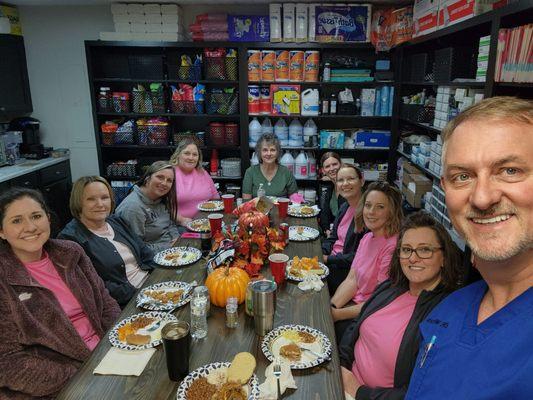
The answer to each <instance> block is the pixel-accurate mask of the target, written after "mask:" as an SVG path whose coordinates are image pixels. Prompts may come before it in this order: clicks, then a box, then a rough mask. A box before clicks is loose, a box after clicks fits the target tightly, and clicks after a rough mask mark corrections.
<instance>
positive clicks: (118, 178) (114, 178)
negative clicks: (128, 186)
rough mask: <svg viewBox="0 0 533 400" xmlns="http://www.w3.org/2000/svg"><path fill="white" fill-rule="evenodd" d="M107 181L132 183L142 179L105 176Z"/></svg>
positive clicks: (137, 177)
mask: <svg viewBox="0 0 533 400" xmlns="http://www.w3.org/2000/svg"><path fill="white" fill-rule="evenodd" d="M104 177H105V179H106V180H107V181H130V182H136V181H138V180H139V179H140V176H136V177H133V178H132V177H129V178H128V177H125V176H108V175H105V176H104Z"/></svg>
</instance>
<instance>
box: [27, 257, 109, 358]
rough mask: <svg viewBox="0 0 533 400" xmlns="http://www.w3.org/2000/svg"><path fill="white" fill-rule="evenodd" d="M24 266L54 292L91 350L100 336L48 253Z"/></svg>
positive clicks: (34, 277) (33, 276)
mask: <svg viewBox="0 0 533 400" xmlns="http://www.w3.org/2000/svg"><path fill="white" fill-rule="evenodd" d="M24 266H25V267H26V268H27V269H28V272H29V273H30V275H31V276H32V278H33V279H35V280H36V281H37V282H39V283H40V284H41V285H42V286H44V287H45V288H47V289H49V290H50V291H51V292H52V293H53V294H54V296H55V297H56V299H57V301H58V302H59V305H60V306H61V308H62V309H63V311H64V312H65V314H67V317H68V318H69V319H70V322H71V323H72V325H74V328H75V329H76V331H77V332H78V334H79V335H80V337H81V338H82V339H83V341H84V342H85V344H86V345H87V347H88V348H89V350H93V349H94V348H95V347H96V345H97V344H98V342H99V341H100V338H99V337H98V335H97V334H96V332H95V330H94V328H93V327H92V325H91V322H90V321H89V318H87V314H85V312H84V311H83V309H82V308H81V305H80V303H79V302H78V300H77V299H76V297H74V295H73V294H72V291H71V290H70V289H69V288H68V286H67V285H66V284H65V282H63V280H62V279H61V278H60V276H59V274H58V273H57V270H56V269H55V267H54V265H53V264H52V260H50V258H49V257H48V254H47V253H46V252H44V257H43V258H41V259H40V260H38V261H33V262H29V263H24Z"/></svg>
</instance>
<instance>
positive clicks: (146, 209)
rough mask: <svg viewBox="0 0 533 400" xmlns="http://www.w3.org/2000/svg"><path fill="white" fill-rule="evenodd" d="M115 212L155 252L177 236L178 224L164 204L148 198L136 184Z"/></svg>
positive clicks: (163, 248)
mask: <svg viewBox="0 0 533 400" xmlns="http://www.w3.org/2000/svg"><path fill="white" fill-rule="evenodd" d="M115 212H116V213H117V214H118V215H119V216H120V217H122V218H123V219H124V221H126V223H127V224H128V225H129V227H130V228H131V230H132V231H133V233H135V234H137V235H139V236H140V237H141V239H142V240H143V241H144V242H145V243H146V244H147V245H148V246H149V247H150V248H151V249H152V250H153V251H154V252H155V253H157V252H159V251H161V250H165V249H168V248H169V247H171V245H172V243H173V242H174V241H175V240H176V239H177V238H178V237H179V232H178V226H177V225H176V223H175V222H174V221H173V220H172V219H171V218H170V213H169V212H168V209H167V207H166V206H165V204H164V203H163V202H161V200H155V201H154V200H150V199H149V198H148V197H146V196H145V195H144V193H143V192H142V191H141V189H140V188H139V187H138V186H137V185H135V186H134V187H133V191H132V192H131V193H130V194H129V195H128V196H127V197H126V198H125V199H124V200H123V201H122V203H120V204H119V206H118V207H117V209H116V211H115Z"/></svg>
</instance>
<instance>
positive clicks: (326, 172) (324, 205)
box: [318, 151, 346, 237]
mask: <svg viewBox="0 0 533 400" xmlns="http://www.w3.org/2000/svg"><path fill="white" fill-rule="evenodd" d="M341 164H342V161H341V156H339V155H338V154H337V153H335V152H333V151H327V152H325V153H324V154H322V157H321V158H320V165H321V169H322V178H321V179H320V181H319V183H318V204H319V207H320V214H319V216H318V219H319V224H320V227H321V228H322V232H324V234H325V235H326V237H327V236H329V234H330V231H331V228H332V224H333V222H334V220H335V218H336V217H337V215H338V214H339V209H340V207H341V206H342V205H343V204H344V203H345V202H346V200H345V199H344V197H342V196H339V193H338V192H337V189H336V187H335V181H336V180H337V172H338V171H339V168H340V167H341Z"/></svg>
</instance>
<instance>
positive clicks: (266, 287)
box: [251, 279, 277, 336]
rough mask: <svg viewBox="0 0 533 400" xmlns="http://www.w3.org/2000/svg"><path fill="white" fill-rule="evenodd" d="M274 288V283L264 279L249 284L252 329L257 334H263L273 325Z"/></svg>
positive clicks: (274, 310) (275, 287)
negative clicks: (251, 304)
mask: <svg viewBox="0 0 533 400" xmlns="http://www.w3.org/2000/svg"><path fill="white" fill-rule="evenodd" d="M276 289H277V285H276V283H275V282H272V281H270V280H266V279H263V280H260V281H255V282H254V283H252V285H251V291H252V303H253V314H254V330H255V333H256V334H258V335H259V336H265V335H266V334H267V333H268V332H270V331H271V330H272V328H273V327H274V314H275V313H276Z"/></svg>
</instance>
